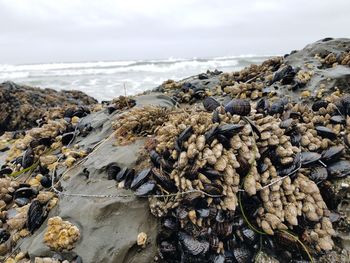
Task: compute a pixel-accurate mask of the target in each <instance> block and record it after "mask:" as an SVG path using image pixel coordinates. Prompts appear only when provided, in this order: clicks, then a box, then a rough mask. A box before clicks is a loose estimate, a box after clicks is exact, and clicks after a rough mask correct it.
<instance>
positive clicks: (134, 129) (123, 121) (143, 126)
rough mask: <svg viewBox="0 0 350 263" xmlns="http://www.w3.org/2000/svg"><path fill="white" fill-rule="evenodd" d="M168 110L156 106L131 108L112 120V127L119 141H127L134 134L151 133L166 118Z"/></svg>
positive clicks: (132, 138) (134, 135)
mask: <svg viewBox="0 0 350 263" xmlns="http://www.w3.org/2000/svg"><path fill="white" fill-rule="evenodd" d="M168 113H169V110H167V109H166V108H162V107H156V106H145V107H142V108H133V109H132V110H131V111H129V112H126V113H124V114H122V115H121V116H120V117H119V118H118V120H117V121H115V122H114V124H113V128H114V129H115V130H116V131H115V136H116V138H117V140H118V142H119V143H128V142H130V141H133V140H135V137H136V136H144V135H148V134H153V132H154V130H155V129H156V128H157V127H158V126H161V125H162V124H163V123H164V122H166V121H167V119H168Z"/></svg>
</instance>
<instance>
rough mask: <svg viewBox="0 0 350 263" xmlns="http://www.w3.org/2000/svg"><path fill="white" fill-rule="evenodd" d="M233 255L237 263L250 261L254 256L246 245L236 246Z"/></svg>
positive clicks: (248, 262)
mask: <svg viewBox="0 0 350 263" xmlns="http://www.w3.org/2000/svg"><path fill="white" fill-rule="evenodd" d="M233 255H234V258H235V259H236V261H237V263H250V262H252V260H253V256H254V254H253V253H252V252H251V251H250V249H249V248H247V247H245V246H242V247H237V248H234V249H233Z"/></svg>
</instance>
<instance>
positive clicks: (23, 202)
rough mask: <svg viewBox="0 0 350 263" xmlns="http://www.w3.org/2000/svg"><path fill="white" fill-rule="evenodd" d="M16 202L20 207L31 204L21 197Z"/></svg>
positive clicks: (27, 199)
mask: <svg viewBox="0 0 350 263" xmlns="http://www.w3.org/2000/svg"><path fill="white" fill-rule="evenodd" d="M14 201H15V203H16V204H17V205H18V206H24V205H27V204H29V203H30V199H29V198H26V197H19V198H16V199H15V200H14Z"/></svg>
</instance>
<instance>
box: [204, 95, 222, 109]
mask: <svg viewBox="0 0 350 263" xmlns="http://www.w3.org/2000/svg"><path fill="white" fill-rule="evenodd" d="M203 106H204V109H205V110H206V111H210V112H211V111H214V110H215V109H216V108H217V107H219V106H220V103H219V102H218V101H217V100H216V99H214V98H213V97H206V98H205V99H204V100H203Z"/></svg>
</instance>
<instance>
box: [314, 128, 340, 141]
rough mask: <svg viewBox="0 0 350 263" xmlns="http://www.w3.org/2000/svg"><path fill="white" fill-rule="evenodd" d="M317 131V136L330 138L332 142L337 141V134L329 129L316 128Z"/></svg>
mask: <svg viewBox="0 0 350 263" xmlns="http://www.w3.org/2000/svg"><path fill="white" fill-rule="evenodd" d="M315 130H316V131H317V134H318V135H320V136H321V137H323V138H328V139H331V140H335V139H336V138H337V134H336V133H335V132H334V131H332V130H331V129H329V128H327V127H324V126H316V127H315Z"/></svg>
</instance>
